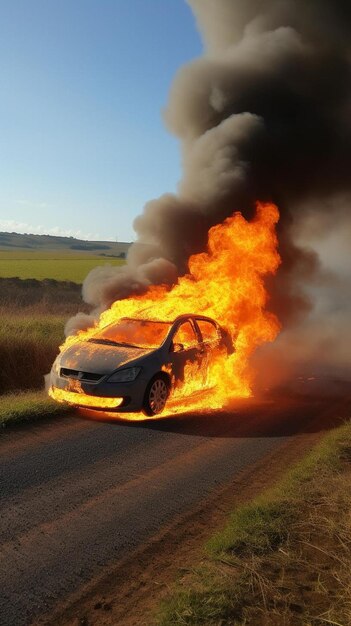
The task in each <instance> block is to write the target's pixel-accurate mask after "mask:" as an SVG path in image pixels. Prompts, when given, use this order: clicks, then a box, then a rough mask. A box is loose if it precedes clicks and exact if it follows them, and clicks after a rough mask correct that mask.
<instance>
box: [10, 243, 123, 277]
mask: <svg viewBox="0 0 351 626" xmlns="http://www.w3.org/2000/svg"><path fill="white" fill-rule="evenodd" d="M124 262H125V261H124V260H122V259H116V258H109V257H106V258H104V257H101V256H90V255H87V254H81V253H80V254H79V253H76V252H72V253H69V252H55V251H52V252H51V251H49V252H46V251H45V252H37V251H33V252H32V251H17V250H16V251H10V252H8V251H0V278H15V277H17V278H36V279H37V280H43V279H45V278H53V279H55V280H70V281H72V282H75V283H82V282H83V280H84V278H85V277H86V275H87V274H88V273H89V272H90V270H92V269H93V268H94V267H96V266H97V265H105V264H109V265H123V264H124Z"/></svg>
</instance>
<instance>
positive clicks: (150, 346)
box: [88, 317, 173, 350]
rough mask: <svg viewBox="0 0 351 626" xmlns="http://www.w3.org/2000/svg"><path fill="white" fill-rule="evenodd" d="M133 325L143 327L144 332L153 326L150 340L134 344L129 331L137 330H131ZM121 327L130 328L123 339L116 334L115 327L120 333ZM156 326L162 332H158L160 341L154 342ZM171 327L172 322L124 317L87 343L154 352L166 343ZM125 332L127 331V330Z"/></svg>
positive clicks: (100, 331)
mask: <svg viewBox="0 0 351 626" xmlns="http://www.w3.org/2000/svg"><path fill="white" fill-rule="evenodd" d="M134 324H135V325H140V326H141V327H144V330H146V327H149V328H150V326H151V325H154V327H155V328H154V329H153V333H152V339H146V341H145V340H144V341H140V340H139V341H136V342H135V343H134V341H132V340H131V339H133V336H132V332H131V331H132V330H137V329H132V326H133V325H134ZM123 325H125V326H126V327H127V326H128V325H129V327H130V328H129V332H125V336H124V337H123V336H122V334H121V333H118V328H117V327H120V330H121V331H122V328H121V327H122V326H123ZM156 326H157V327H158V329H159V331H161V330H162V331H163V332H162V333H161V332H160V339H159V340H158V341H157V342H156V341H155V340H154V338H155V331H156ZM172 326H173V322H165V321H161V320H149V319H137V318H131V317H124V318H121V319H120V320H118V321H117V322H113V323H112V324H109V325H108V326H105V327H104V328H102V329H101V330H99V331H98V332H97V333H96V334H95V335H94V336H93V337H91V338H90V339H88V341H89V343H97V344H102V345H111V346H119V347H126V348H136V349H139V350H156V349H157V348H160V347H161V346H162V344H163V343H164V342H165V341H166V339H167V337H168V335H169V333H170V331H171V329H172ZM126 330H127V331H128V329H126ZM138 330H139V333H142V329H140V328H139V329H138ZM122 332H123V331H122ZM135 335H136V333H135V332H134V338H135ZM141 336H142V335H141ZM138 339H140V337H138Z"/></svg>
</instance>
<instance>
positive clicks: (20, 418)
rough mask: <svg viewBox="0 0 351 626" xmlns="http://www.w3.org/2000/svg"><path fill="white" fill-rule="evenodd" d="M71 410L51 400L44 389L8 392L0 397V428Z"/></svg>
mask: <svg viewBox="0 0 351 626" xmlns="http://www.w3.org/2000/svg"><path fill="white" fill-rule="evenodd" d="M71 410H72V409H70V408H69V407H64V406H63V405H61V404H57V403H56V402H54V401H53V400H51V399H50V398H49V397H48V396H47V394H46V393H45V392H44V391H30V392H27V393H23V392H22V393H10V394H7V395H5V396H1V397H0V428H8V427H9V426H15V425H17V424H20V423H23V422H27V421H33V420H39V419H42V418H43V417H51V416H54V415H58V414H60V415H62V414H63V413H67V412H69V411H71Z"/></svg>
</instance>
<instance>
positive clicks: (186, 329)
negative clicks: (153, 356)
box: [169, 318, 202, 387]
mask: <svg viewBox="0 0 351 626" xmlns="http://www.w3.org/2000/svg"><path fill="white" fill-rule="evenodd" d="M169 358H170V363H171V370H172V375H173V376H172V377H173V378H174V385H175V386H176V387H178V386H181V385H182V383H184V382H185V379H186V376H187V375H188V376H189V375H190V376H193V375H196V374H197V373H198V371H199V369H200V368H201V364H202V346H201V344H200V337H199V335H198V331H197V328H196V327H195V325H194V323H193V322H192V320H191V319H190V318H189V319H187V320H184V321H182V322H180V323H179V325H178V326H177V328H176V329H175V332H174V335H173V338H172V343H171V347H170V354H169Z"/></svg>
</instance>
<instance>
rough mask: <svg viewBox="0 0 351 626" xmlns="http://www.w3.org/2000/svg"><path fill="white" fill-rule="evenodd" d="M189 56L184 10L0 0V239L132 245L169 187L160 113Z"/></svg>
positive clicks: (179, 2) (189, 28)
mask: <svg viewBox="0 0 351 626" xmlns="http://www.w3.org/2000/svg"><path fill="white" fill-rule="evenodd" d="M200 53H201V41H200V38H199V35H198V33H197V31H196V25H195V22H194V19H193V15H192V13H191V11H190V9H189V7H188V5H187V4H186V3H185V1H184V0H3V2H2V3H1V25H0V79H1V85H2V96H1V99H0V135H1V143H0V230H10V231H12V230H15V231H18V232H41V233H49V234H54V233H57V234H72V235H74V236H82V237H84V238H85V237H86V238H95V237H96V238H101V239H104V238H109V239H111V238H113V239H114V238H116V237H117V238H118V239H119V240H120V241H123V240H124V241H126V240H131V239H132V238H133V230H132V221H133V219H134V217H135V216H136V215H138V214H139V213H140V212H141V210H142V207H143V205H144V203H145V202H146V201H148V200H150V199H151V198H154V197H157V196H159V195H160V194H162V193H163V192H165V191H174V190H175V188H176V184H177V181H178V179H179V176H180V155H179V149H178V143H177V141H176V139H175V138H174V137H172V136H171V135H169V134H168V132H167V130H166V129H165V128H164V125H163V122H162V113H161V111H162V108H163V107H164V105H165V104H166V101H167V95H168V90H169V87H170V84H171V81H172V78H173V76H174V74H175V72H176V71H177V69H178V68H179V67H180V66H181V65H182V64H183V63H185V62H186V61H188V60H189V59H191V58H193V57H195V56H198V55H199V54H200Z"/></svg>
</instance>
